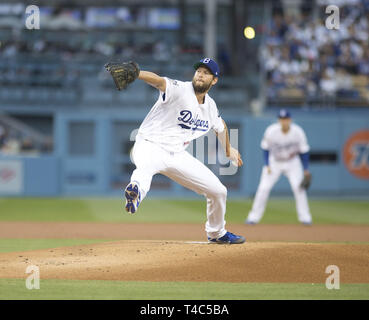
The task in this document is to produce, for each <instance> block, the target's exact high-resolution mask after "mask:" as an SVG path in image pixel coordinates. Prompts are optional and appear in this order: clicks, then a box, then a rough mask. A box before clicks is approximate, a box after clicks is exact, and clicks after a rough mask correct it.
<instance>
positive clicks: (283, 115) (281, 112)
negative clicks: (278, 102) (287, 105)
mask: <svg viewBox="0 0 369 320" xmlns="http://www.w3.org/2000/svg"><path fill="white" fill-rule="evenodd" d="M278 118H279V119H286V118H291V113H290V112H289V111H288V110H286V109H281V110H279V112H278Z"/></svg>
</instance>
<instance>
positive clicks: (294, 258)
mask: <svg viewBox="0 0 369 320" xmlns="http://www.w3.org/2000/svg"><path fill="white" fill-rule="evenodd" d="M368 257H369V246H368V245H358V244H355V245H354V244H346V245H342V244H319V243H315V244H312V243H281V242H251V243H247V244H243V245H218V244H208V243H206V242H204V243H199V242H193V241H191V242H185V241H181V242H179V241H177V242H175V241H153V240H152V241H144V240H139V241H136V240H123V241H116V242H108V243H102V244H95V245H82V246H73V247H62V248H54V249H47V250H35V251H27V252H12V253H1V254H0V271H1V272H0V277H1V278H25V269H26V267H27V266H28V265H37V266H39V268H40V276H41V278H42V279H47V278H52V279H82V280H85V279H95V280H139V281H222V282H302V283H303V282H304V283H323V282H325V279H326V277H327V274H325V269H326V267H327V266H328V265H332V264H333V265H337V266H338V267H339V268H340V280H341V282H346V283H369V272H368V271H369V267H368Z"/></svg>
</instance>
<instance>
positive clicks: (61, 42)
mask: <svg viewBox="0 0 369 320" xmlns="http://www.w3.org/2000/svg"><path fill="white" fill-rule="evenodd" d="M21 2H22V1H20V3H8V4H6V3H3V2H2V3H0V112H1V111H2V112H9V110H10V111H11V110H12V108H13V107H15V106H16V107H19V108H23V109H24V110H29V112H30V114H32V111H34V110H35V109H36V108H38V109H37V110H38V111H39V110H40V109H41V110H42V112H45V113H46V112H48V115H49V118H48V120H47V121H49V122H50V123H51V122H52V120H51V119H52V116H50V115H52V114H53V113H54V112H55V110H58V108H92V107H94V108H108V107H111V108H114V107H119V108H121V107H122V106H128V107H129V106H134V107H135V108H137V107H142V108H147V106H148V105H151V104H152V102H153V101H154V100H155V99H156V97H157V92H156V91H155V90H154V89H152V88H151V87H149V86H145V85H144V84H142V83H140V82H139V81H137V82H135V83H134V84H133V85H134V86H135V90H127V91H126V92H124V94H118V93H117V92H116V91H114V90H112V88H113V86H112V80H111V77H110V76H109V74H108V73H106V72H105V70H104V68H103V65H104V64H105V63H106V62H107V61H108V60H111V59H119V60H123V61H124V60H132V59H135V60H137V61H139V63H140V65H141V66H142V68H145V69H146V70H151V71H153V72H157V73H159V74H161V75H165V76H168V77H175V78H177V79H181V80H182V79H183V80H185V79H190V77H192V75H193V69H192V68H191V65H192V64H193V62H194V61H197V60H198V59H199V58H201V57H202V56H203V55H204V54H205V53H204V52H205V50H204V42H205V40H204V39H205V35H204V34H205V31H204V29H205V21H206V19H205V16H206V14H205V9H204V3H205V2H204V1H201V0H197V1H185V0H183V1H181V0H178V1H175V0H173V1H171V5H170V6H166V5H164V4H163V3H164V2H168V1H164V0H163V2H160V1H158V2H155V3H151V2H150V1H149V0H148V1H145V0H140V1H137V3H135V2H134V1H131V2H130V4H127V5H116V4H114V2H112V1H110V2H109V3H105V2H104V1H101V3H100V4H99V2H98V1H95V2H94V3H95V5H96V4H99V5H96V6H93V5H90V4H89V3H88V2H87V1H86V2H84V5H80V6H79V5H76V4H75V3H74V2H71V1H69V2H66V3H67V5H63V1H62V0H60V1H57V0H54V1H52V2H50V3H48V2H46V1H44V2H43V5H40V14H41V28H40V30H37V31H33V30H27V29H26V28H25V26H24V21H25V7H26V6H27V4H28V3H27V2H26V1H23V3H21ZM169 2H170V1H169ZM332 2H333V3H334V4H336V5H337V6H338V7H339V8H340V25H339V29H338V30H329V29H327V28H326V26H325V19H326V18H327V16H328V15H327V14H326V13H325V8H326V7H327V6H328V5H330V4H332ZM138 3H139V4H138ZM184 3H185V4H186V6H185V7H184V6H183V4H184ZM58 4H59V5H58ZM292 4H293V5H292ZM266 17H269V18H267V19H266ZM240 21H241V22H240ZM216 24H217V28H216V45H217V48H216V49H217V60H218V63H219V64H220V69H221V74H222V79H221V81H219V83H218V84H217V86H216V87H214V88H213V89H212V93H211V94H212V96H213V97H214V99H215V100H216V101H217V103H218V104H219V105H220V106H222V108H223V109H227V110H231V109H232V108H233V111H234V110H235V111H236V112H246V113H247V112H253V111H254V110H253V101H257V102H258V101H261V100H262V99H261V98H260V97H264V94H265V98H266V103H265V106H266V108H268V107H269V106H270V107H273V106H277V107H280V106H289V107H297V108H298V107H301V106H303V107H306V106H307V107H317V108H325V107H327V106H328V107H353V106H360V107H368V103H369V81H368V79H369V40H368V38H369V0H335V1H330V0H314V1H309V0H273V1H272V0H264V1H256V0H253V1H252V0H250V1H249V2H247V4H246V2H245V1H243V0H222V1H221V0H218V8H217V12H216ZM246 24H249V25H252V26H254V27H255V30H256V37H255V39H253V40H246V39H245V38H244V37H243V34H242V32H241V30H243V28H244V27H245V25H246ZM235 32H236V33H237V32H238V33H239V34H235ZM259 53H260V54H259ZM168 62H170V63H168ZM262 88H263V89H262ZM264 89H265V90H264ZM137 90H139V92H140V94H137ZM261 104H262V103H261ZM254 105H258V104H254ZM18 120H19V119H18ZM47 121H46V120H45V121H44V122H43V124H44V123H46V122H47ZM2 123H3V124H2ZM4 123H5V122H4V121H3V122H1V115H0V125H1V124H2V129H0V133H1V134H0V136H1V142H0V150H1V152H10V153H12V152H13V153H14V152H15V153H16V152H20V151H22V150H24V151H25V150H31V149H37V150H50V148H51V143H49V141H48V140H47V139H46V140H45V139H44V138H45V137H39V138H37V139H35V138H34V137H35V135H34V133H32V130H29V129H30V127H32V120H30V121H29V122H28V124H29V125H30V127H27V128H24V127H22V126H21V124H20V123H19V122H14V126H13V127H12V126H9V125H4ZM35 123H36V124H35V125H33V127H36V126H37V127H43V131H44V133H46V136H51V135H52V129H51V128H52V124H46V125H45V126H43V124H42V125H40V122H35ZM17 128H18V129H17ZM41 131H42V130H41ZM17 150H18V151H17Z"/></svg>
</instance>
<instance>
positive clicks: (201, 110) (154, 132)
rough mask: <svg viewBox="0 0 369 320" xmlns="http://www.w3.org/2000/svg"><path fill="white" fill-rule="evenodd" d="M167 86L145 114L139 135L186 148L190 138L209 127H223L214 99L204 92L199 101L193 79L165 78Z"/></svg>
mask: <svg viewBox="0 0 369 320" xmlns="http://www.w3.org/2000/svg"><path fill="white" fill-rule="evenodd" d="M165 81H166V90H165V92H160V93H159V97H158V100H157V101H156V103H155V104H154V106H153V107H152V108H151V110H150V112H149V113H148V114H147V116H146V117H145V119H144V121H143V122H142V124H141V126H140V128H139V130H138V134H137V136H138V138H143V139H146V140H148V141H151V142H154V143H156V144H159V145H160V146H161V147H162V148H164V149H165V150H167V151H170V152H180V151H183V150H185V149H186V147H187V146H188V145H189V143H190V141H192V140H194V139H197V138H199V137H200V136H202V135H204V134H206V133H207V132H208V131H209V130H210V129H214V130H215V131H216V132H222V131H223V130H224V124H223V121H222V118H221V116H220V114H219V111H218V108H217V106H216V103H215V102H214V100H213V99H212V98H211V97H210V96H209V95H208V94H206V96H205V102H204V103H203V104H199V103H198V101H197V98H196V95H195V91H194V89H193V86H192V82H190V81H187V82H183V81H178V80H171V79H168V78H165Z"/></svg>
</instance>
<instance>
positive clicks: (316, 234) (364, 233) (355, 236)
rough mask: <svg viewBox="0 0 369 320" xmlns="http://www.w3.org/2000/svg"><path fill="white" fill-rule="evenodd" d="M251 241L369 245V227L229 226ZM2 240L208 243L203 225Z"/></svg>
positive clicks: (95, 229) (22, 228) (62, 231)
mask: <svg viewBox="0 0 369 320" xmlns="http://www.w3.org/2000/svg"><path fill="white" fill-rule="evenodd" d="M226 227H227V229H228V230H230V231H231V232H234V233H236V234H242V235H243V236H245V237H246V239H247V241H308V242H314V241H320V242H369V226H359V225H352V226H348V225H313V226H304V225H256V226H248V225H243V224H227V226H226ZM0 238H13V239H14V238H18V239H27V238H39V239H48V238H49V239H50V238H54V239H57V238H59V239H63V238H65V239H119V240H193V241H204V240H206V234H205V232H204V226H203V225H201V224H155V223H145V224H144V223H142V224H125V223H79V222H78V223H77V222H75V223H71V222H1V223H0Z"/></svg>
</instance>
